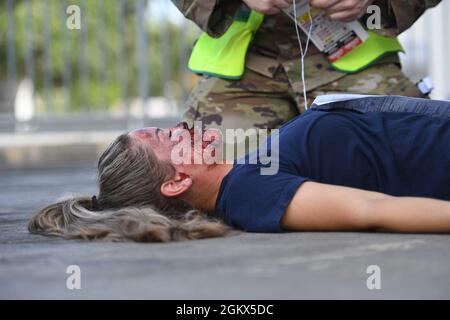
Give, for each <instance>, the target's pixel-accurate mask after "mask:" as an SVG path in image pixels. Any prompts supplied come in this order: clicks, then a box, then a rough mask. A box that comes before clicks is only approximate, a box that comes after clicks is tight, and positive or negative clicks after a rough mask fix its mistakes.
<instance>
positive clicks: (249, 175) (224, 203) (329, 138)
mask: <svg viewBox="0 0 450 320" xmlns="http://www.w3.org/2000/svg"><path fill="white" fill-rule="evenodd" d="M261 166H262V165H261V164H235V165H234V166H233V169H232V170H231V171H230V172H229V174H228V175H227V176H225V178H224V179H223V181H222V183H221V187H220V191H219V195H218V198H217V201H216V213H217V214H218V215H219V216H221V217H222V218H223V219H224V220H225V221H226V222H227V223H229V224H231V225H233V226H234V227H237V228H240V229H243V230H246V231H254V232H280V231H282V228H281V227H280V219H281V217H282V216H283V214H284V212H285V210H286V208H287V206H288V205H289V203H290V201H291V200H292V198H293V196H294V194H295V193H296V191H297V189H298V188H299V187H300V185H301V184H302V183H303V182H305V181H308V180H311V181H316V182H320V183H327V184H333V185H341V186H348V187H354V188H360V189H365V190H372V191H378V192H383V193H386V194H390V195H395V196H420V197H431V198H438V199H444V200H450V121H449V120H448V119H443V118H438V117H430V116H426V115H421V114H416V113H412V112H400V113H399V112H397V113H396V112H367V113H359V112H355V111H351V110H332V111H320V110H314V109H310V110H308V111H307V112H305V113H304V114H303V115H302V116H299V117H297V118H295V119H293V120H291V121H290V122H288V123H287V124H285V125H284V126H283V127H282V128H281V129H280V131H279V171H278V173H277V174H275V175H261V171H260V169H261Z"/></svg>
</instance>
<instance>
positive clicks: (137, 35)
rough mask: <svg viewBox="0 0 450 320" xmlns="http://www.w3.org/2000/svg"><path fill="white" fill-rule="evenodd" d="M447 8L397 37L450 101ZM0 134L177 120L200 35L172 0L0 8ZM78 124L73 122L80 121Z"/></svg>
mask: <svg viewBox="0 0 450 320" xmlns="http://www.w3.org/2000/svg"><path fill="white" fill-rule="evenodd" d="M448 14H450V3H449V2H448V1H444V2H443V3H441V4H440V5H439V6H438V7H437V8H435V9H432V10H429V12H427V13H426V14H425V15H424V17H422V18H421V19H420V20H419V21H418V22H417V23H416V24H415V25H414V26H413V27H412V28H411V29H410V30H408V31H407V32H405V33H404V34H403V35H402V36H401V41H402V43H403V44H404V47H405V49H406V52H407V54H406V55H404V56H402V61H403V65H404V70H405V72H406V73H407V74H408V75H409V76H410V77H411V79H413V80H414V81H417V80H419V79H420V78H422V77H424V76H427V75H428V76H431V77H432V78H433V80H434V82H435V86H436V89H435V91H434V93H433V95H432V97H433V98H438V99H450V84H449V76H448V75H449V74H450V64H449V63H448V62H447V61H446V59H445V58H446V55H447V54H448V52H450V37H449V34H450V24H449V19H448V18H447V15H448ZM0 30H1V32H2V35H4V36H2V37H1V38H0V59H1V61H4V62H5V63H2V64H1V66H0V68H1V69H0V114H2V116H0V131H11V130H39V129H43V130H45V129H46V128H47V129H48V128H51V129H61V130H67V129H71V128H72V129H75V128H77V129H80V128H81V127H80V126H82V127H84V128H86V129H92V128H97V129H98V128H115V129H117V128H119V129H120V128H122V127H124V128H129V127H135V126H139V125H142V124H143V121H144V122H145V121H146V120H149V119H160V120H162V119H166V120H167V119H170V118H175V117H177V116H179V114H180V112H181V110H180V109H181V106H182V105H183V101H184V100H185V98H186V96H187V93H188V92H189V91H190V90H191V89H192V87H193V86H194V85H195V82H196V77H195V76H194V75H192V74H191V73H190V72H188V71H187V70H186V64H187V59H188V55H189V49H190V46H191V44H192V42H193V41H194V39H195V38H196V37H197V35H198V34H199V30H198V28H197V27H196V26H195V25H194V24H193V23H191V22H189V21H187V20H186V19H184V18H183V17H182V15H181V14H180V13H179V12H178V11H177V9H176V8H175V7H174V6H173V4H172V3H171V2H170V1H168V0H148V1H147V0H116V1H99V0H96V1H91V0H77V1H70V0H3V1H2V2H1V4H0ZM78 120H79V121H78Z"/></svg>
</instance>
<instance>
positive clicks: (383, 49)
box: [188, 10, 403, 80]
mask: <svg viewBox="0 0 450 320" xmlns="http://www.w3.org/2000/svg"><path fill="white" fill-rule="evenodd" d="M263 20H264V15H263V14H261V13H258V12H256V11H243V10H240V11H239V12H238V14H237V15H236V18H235V20H234V21H233V23H232V24H231V26H230V27H229V28H228V30H227V31H226V32H225V33H224V34H223V35H222V36H220V37H219V38H213V37H211V36H209V35H208V34H207V33H206V32H203V33H202V34H201V35H200V37H199V39H198V40H197V43H196V44H195V46H194V49H193V50H192V53H191V57H190V59H189V64H188V67H189V69H190V70H191V71H193V72H195V73H199V74H207V75H212V76H215V77H219V78H225V79H234V80H237V79H240V78H241V77H242V75H243V74H244V69H245V56H246V54H247V50H248V47H249V45H250V43H251V41H252V39H253V36H254V34H255V33H256V31H257V30H258V28H259V26H260V25H261V23H262V22H263ZM367 32H368V34H369V37H368V38H367V39H366V40H365V41H364V42H363V43H362V44H360V45H359V46H358V47H356V48H354V49H353V50H352V51H350V52H349V53H347V54H346V55H345V56H343V57H342V58H340V59H338V60H337V61H335V62H333V63H331V65H332V67H333V68H335V69H336V70H339V71H343V72H347V73H353V72H358V71H360V70H362V69H364V68H366V67H368V66H369V65H370V64H372V63H374V62H375V61H376V60H378V59H380V58H381V57H383V56H385V55H387V54H389V53H394V52H399V51H403V47H402V45H401V44H400V42H399V41H398V39H397V38H389V37H384V36H381V35H379V34H377V33H375V32H373V31H367Z"/></svg>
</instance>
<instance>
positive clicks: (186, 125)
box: [175, 121, 189, 129]
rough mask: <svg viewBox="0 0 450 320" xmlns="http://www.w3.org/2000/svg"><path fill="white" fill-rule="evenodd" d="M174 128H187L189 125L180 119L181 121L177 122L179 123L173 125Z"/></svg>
mask: <svg viewBox="0 0 450 320" xmlns="http://www.w3.org/2000/svg"><path fill="white" fill-rule="evenodd" d="M175 128H183V129H189V125H188V124H187V122H186V121H182V122H179V123H178V124H177V125H176V126H175Z"/></svg>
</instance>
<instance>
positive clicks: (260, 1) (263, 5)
mask: <svg viewBox="0 0 450 320" xmlns="http://www.w3.org/2000/svg"><path fill="white" fill-rule="evenodd" d="M243 1H244V2H245V4H246V5H247V6H249V8H250V9H252V10H255V11H258V12H260V13H262V14H277V13H279V12H280V11H281V9H287V8H289V7H290V6H292V0H243Z"/></svg>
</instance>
